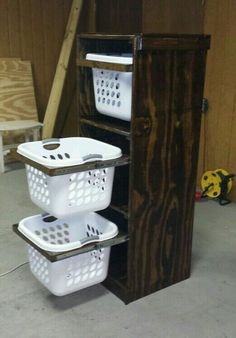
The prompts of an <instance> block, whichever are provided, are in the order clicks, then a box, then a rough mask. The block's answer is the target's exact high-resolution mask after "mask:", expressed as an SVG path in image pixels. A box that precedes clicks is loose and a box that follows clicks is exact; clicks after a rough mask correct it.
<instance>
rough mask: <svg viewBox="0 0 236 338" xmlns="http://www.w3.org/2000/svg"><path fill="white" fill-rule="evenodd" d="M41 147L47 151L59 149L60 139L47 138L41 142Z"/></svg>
mask: <svg viewBox="0 0 236 338" xmlns="http://www.w3.org/2000/svg"><path fill="white" fill-rule="evenodd" d="M42 144H43V147H44V148H45V149H47V150H53V149H56V148H58V147H60V144H61V143H60V139H59V138H47V139H44V140H42Z"/></svg>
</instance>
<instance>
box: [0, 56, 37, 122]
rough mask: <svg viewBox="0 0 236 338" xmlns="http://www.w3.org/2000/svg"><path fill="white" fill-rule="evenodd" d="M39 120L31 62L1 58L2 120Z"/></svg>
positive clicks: (0, 102) (0, 99)
mask: <svg viewBox="0 0 236 338" xmlns="http://www.w3.org/2000/svg"><path fill="white" fill-rule="evenodd" d="M24 119H25V120H36V121H37V120H38V116H37V108H36V102H35V94H34V87H33V79H32V71H31V64H30V62H27V61H20V60H14V59H5V60H4V59H0V121H7V120H24Z"/></svg>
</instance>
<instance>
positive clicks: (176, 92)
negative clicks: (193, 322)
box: [77, 34, 210, 303]
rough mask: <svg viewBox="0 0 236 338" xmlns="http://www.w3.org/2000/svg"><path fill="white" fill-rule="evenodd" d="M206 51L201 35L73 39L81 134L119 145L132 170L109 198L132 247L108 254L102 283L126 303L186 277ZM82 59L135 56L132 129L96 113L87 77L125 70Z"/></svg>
mask: <svg viewBox="0 0 236 338" xmlns="http://www.w3.org/2000/svg"><path fill="white" fill-rule="evenodd" d="M209 44H210V38H209V36H205V35H154V34H149V35H143V34H134V35H103V34H80V35H79V36H78V37H77V65H78V67H77V83H78V91H77V92H78V115H79V135H80V136H87V137H93V138H97V139H100V140H103V141H106V142H109V143H111V144H114V145H116V146H119V147H121V149H122V151H123V153H125V154H127V155H129V157H130V164H127V166H123V167H119V168H117V169H116V174H117V177H116V178H115V181H114V185H113V199H112V204H113V206H114V207H115V208H116V210H117V211H118V213H119V212H122V210H125V209H126V210H127V225H126V226H125V225H124V223H123V225H122V230H123V228H124V227H126V230H127V232H128V236H129V241H128V242H127V243H123V244H120V245H117V246H116V247H113V248H112V250H111V262H110V268H109V273H108V278H107V280H106V281H105V282H104V285H105V286H106V287H107V288H108V289H109V290H111V291H112V292H113V293H115V294H116V295H117V296H119V297H120V298H121V299H122V300H123V301H124V302H125V303H129V302H131V301H134V300H136V299H139V298H141V297H143V296H146V295H148V294H150V293H152V292H155V291H157V290H160V289H162V288H164V287H167V286H170V285H172V284H174V283H177V282H180V281H182V280H184V279H186V278H188V277H189V276H190V269H191V251H192V230H193V212H194V192H195V185H196V174H197V159H198V147H199V135H200V123H201V103H202V98H203V87H204V76H205V66H206V54H207V49H208V48H209ZM87 53H132V55H133V66H132V72H133V78H132V111H131V122H130V123H129V122H125V121H121V120H119V119H115V118H110V117H106V116H102V115H101V114H99V113H98V112H97V110H96V107H95V100H94V92H93V81H92V70H91V68H92V67H94V66H98V67H99V68H102V67H105V68H106V69H114V70H117V71H125V70H126V69H125V67H124V68H122V67H119V66H116V65H115V64H109V65H108V64H107V65H104V64H102V65H100V66H99V65H98V63H97V62H96V63H93V62H89V63H88V62H86V60H85V58H86V54H87ZM113 67H114V68H113ZM117 196H118V197H117ZM122 199H123V201H122ZM105 213H106V211H105ZM108 216H109V215H108ZM112 220H113V221H116V217H113V219H112ZM118 226H119V224H118Z"/></svg>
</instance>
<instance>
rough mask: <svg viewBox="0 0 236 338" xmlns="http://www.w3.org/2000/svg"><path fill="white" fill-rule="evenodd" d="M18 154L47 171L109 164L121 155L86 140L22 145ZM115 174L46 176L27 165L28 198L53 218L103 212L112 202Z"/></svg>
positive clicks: (105, 171) (88, 172) (111, 171)
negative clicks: (44, 167) (97, 163)
mask: <svg viewBox="0 0 236 338" xmlns="http://www.w3.org/2000/svg"><path fill="white" fill-rule="evenodd" d="M17 152H18V153H19V154H21V155H23V156H25V157H27V158H29V159H30V160H33V161H35V162H37V163H39V164H42V165H44V166H46V167H47V168H60V167H67V166H74V165H79V164H83V163H86V162H90V161H94V160H99V161H104V160H111V159H115V158H118V157H120V156H121V155H122V153H121V150H120V148H118V147H115V146H112V145H110V144H107V143H104V142H101V141H98V140H94V139H91V138H85V137H68V138H61V139H57V140H54V139H53V140H44V141H36V142H27V143H22V144H21V145H19V146H18V149H17ZM114 170H115V168H114V167H108V168H101V169H92V170H86V171H82V172H75V173H72V174H65V175H60V176H49V175H46V174H45V173H43V172H42V171H40V170H39V169H36V168H35V167H33V166H31V165H29V164H26V172H27V180H28V186H29V193H30V197H31V199H32V201H33V202H34V203H35V204H36V205H38V206H39V207H40V208H42V209H43V210H44V211H47V212H48V213H50V214H52V215H54V216H56V217H63V216H66V215H69V214H73V213H78V212H88V211H97V210H102V209H105V208H106V207H107V206H108V205H109V204H110V201H111V193H112V185H113V178H114Z"/></svg>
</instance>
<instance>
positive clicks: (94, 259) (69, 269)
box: [18, 213, 118, 296]
mask: <svg viewBox="0 0 236 338" xmlns="http://www.w3.org/2000/svg"><path fill="white" fill-rule="evenodd" d="M46 218H49V219H50V216H47V217H46ZM46 218H45V219H46ZM18 229H19V231H21V232H22V233H23V234H24V235H25V236H26V237H28V238H29V239H31V240H32V241H33V242H34V243H35V244H38V245H40V246H41V247H43V248H47V250H49V249H50V250H56V251H57V250H59V251H65V250H70V249H71V247H73V248H76V247H78V248H79V247H80V246H81V245H84V244H87V243H89V242H92V241H94V240H95V238H96V237H99V236H100V239H101V238H103V239H109V238H112V237H114V236H115V235H116V234H117V233H118V229H117V226H116V225H115V224H114V223H112V222H110V221H108V220H106V219H105V218H104V217H102V216H100V215H98V214H96V213H89V214H86V215H80V216H77V217H74V218H73V217H69V218H64V219H61V220H53V221H52V222H46V221H44V217H43V216H42V215H36V216H32V217H28V218H26V219H24V220H22V221H21V222H20V224H19V227H18ZM35 238H36V239H35ZM43 242H44V244H43ZM54 243H55V244H54ZM27 247H28V256H29V261H30V269H31V272H32V274H33V275H34V276H35V277H36V278H37V279H38V280H39V281H40V282H41V283H42V284H43V285H44V286H45V287H46V288H47V289H48V290H49V291H50V292H51V293H53V294H55V295H57V296H63V295H66V294H69V293H72V292H75V291H78V290H80V289H83V288H86V287H89V286H91V285H94V284H97V283H100V282H102V281H103V280H104V279H105V278H106V276H107V271H108V264H109V257H110V247H106V248H101V249H99V250H93V251H89V252H86V253H82V254H79V255H76V256H73V257H69V258H66V259H63V260H60V261H57V262H50V261H49V260H48V259H46V258H45V257H44V256H42V255H41V254H40V253H39V252H38V251H37V250H36V249H34V248H33V247H32V246H30V245H27ZM60 248H61V249H60Z"/></svg>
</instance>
